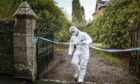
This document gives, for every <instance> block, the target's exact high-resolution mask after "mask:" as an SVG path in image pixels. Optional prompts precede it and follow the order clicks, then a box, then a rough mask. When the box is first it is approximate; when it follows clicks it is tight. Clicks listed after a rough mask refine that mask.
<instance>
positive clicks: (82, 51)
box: [68, 30, 92, 79]
mask: <svg viewBox="0 0 140 84" xmlns="http://www.w3.org/2000/svg"><path fill="white" fill-rule="evenodd" d="M82 41H83V42H84V43H85V44H86V45H81V44H80V42H82ZM70 42H72V43H71V44H70V46H69V53H68V54H69V55H72V53H73V51H74V45H76V50H75V53H74V55H73V57H72V61H71V64H72V67H73V69H74V71H75V76H76V78H78V79H79V78H80V79H84V76H85V73H86V67H87V63H88V59H89V45H88V44H90V43H92V39H91V37H90V36H89V35H88V34H87V33H85V32H81V31H79V30H78V33H77V35H72V37H71V39H70ZM73 42H74V43H76V44H73Z"/></svg>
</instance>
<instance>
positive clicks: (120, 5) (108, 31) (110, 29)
mask: <svg viewBox="0 0 140 84" xmlns="http://www.w3.org/2000/svg"><path fill="white" fill-rule="evenodd" d="M139 3H140V1H139V0H117V2H115V3H114V4H112V5H111V6H109V7H107V8H106V9H105V10H104V13H103V15H102V16H99V17H97V19H96V21H94V22H92V23H91V24H90V25H88V26H87V28H86V31H87V32H88V33H90V35H91V36H92V38H93V40H94V41H96V42H101V43H103V44H104V45H106V46H108V47H109V48H128V47H130V31H129V30H130V29H132V28H134V26H135V25H136V24H137V23H140V6H139V5H138V4H139Z"/></svg>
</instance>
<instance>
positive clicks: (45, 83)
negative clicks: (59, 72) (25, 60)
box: [37, 79, 96, 84]
mask: <svg viewBox="0 0 140 84" xmlns="http://www.w3.org/2000/svg"><path fill="white" fill-rule="evenodd" d="M37 84H77V83H76V82H75V81H60V80H53V79H41V80H39V81H38V82H37ZM82 84H96V83H93V82H83V83H82Z"/></svg>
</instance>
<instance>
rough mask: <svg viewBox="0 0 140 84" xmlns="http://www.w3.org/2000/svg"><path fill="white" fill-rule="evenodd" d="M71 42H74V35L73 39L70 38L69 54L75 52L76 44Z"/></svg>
mask: <svg viewBox="0 0 140 84" xmlns="http://www.w3.org/2000/svg"><path fill="white" fill-rule="evenodd" d="M71 42H73V38H72V37H71V39H70V45H69V52H68V55H72V52H73V50H74V44H73V43H71Z"/></svg>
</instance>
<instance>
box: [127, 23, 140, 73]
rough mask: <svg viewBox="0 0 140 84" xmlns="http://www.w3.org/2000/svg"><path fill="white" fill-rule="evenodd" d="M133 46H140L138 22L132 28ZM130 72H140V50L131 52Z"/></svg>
mask: <svg viewBox="0 0 140 84" xmlns="http://www.w3.org/2000/svg"><path fill="white" fill-rule="evenodd" d="M131 47H132V48H134V47H135V48H137V47H140V29H139V24H137V25H136V26H135V27H134V28H133V29H132V30H131ZM129 72H130V73H131V74H140V51H133V52H131V54H130V64H129Z"/></svg>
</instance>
